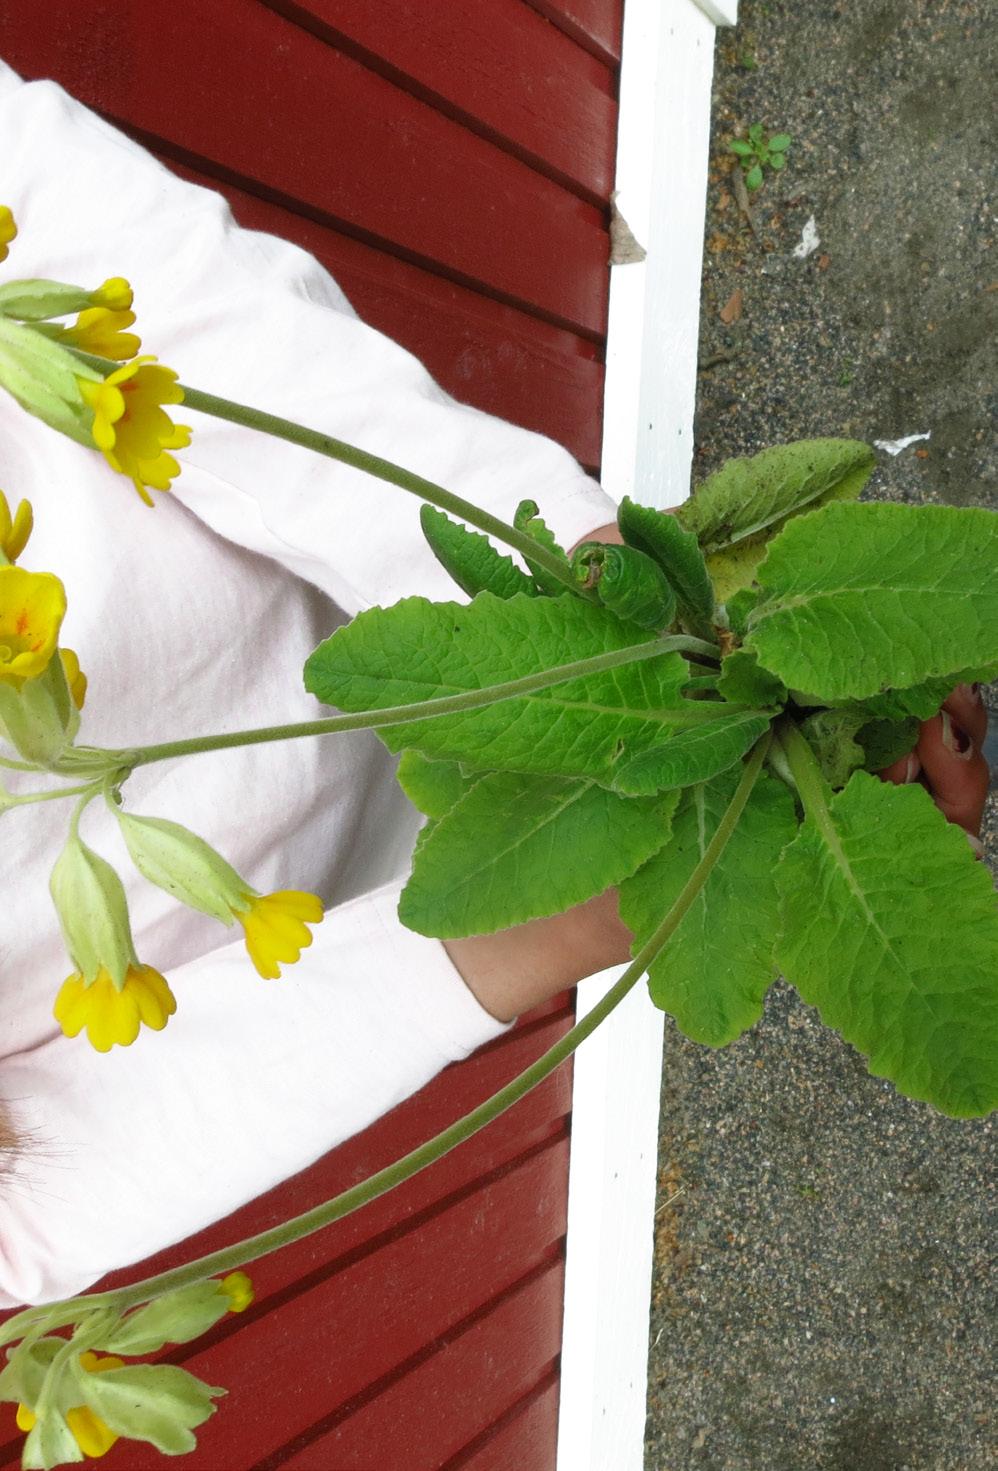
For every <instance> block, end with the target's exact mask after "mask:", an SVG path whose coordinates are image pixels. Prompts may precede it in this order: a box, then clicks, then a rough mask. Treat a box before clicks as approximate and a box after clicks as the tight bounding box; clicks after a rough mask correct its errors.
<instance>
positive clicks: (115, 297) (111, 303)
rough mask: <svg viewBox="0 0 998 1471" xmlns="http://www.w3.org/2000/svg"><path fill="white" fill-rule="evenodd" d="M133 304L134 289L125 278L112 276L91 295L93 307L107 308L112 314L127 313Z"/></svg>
mask: <svg viewBox="0 0 998 1471" xmlns="http://www.w3.org/2000/svg"><path fill="white" fill-rule="evenodd" d="M131 304H132V288H131V286H129V284H128V282H127V281H126V280H125V278H124V276H111V277H110V278H109V280H107V281H105V282H104V284H103V285H102V286H98V287H97V290H96V291H91V293H90V305H91V306H106V307H109V308H110V310H111V311H112V312H127V311H128V309H129V307H130V306H131Z"/></svg>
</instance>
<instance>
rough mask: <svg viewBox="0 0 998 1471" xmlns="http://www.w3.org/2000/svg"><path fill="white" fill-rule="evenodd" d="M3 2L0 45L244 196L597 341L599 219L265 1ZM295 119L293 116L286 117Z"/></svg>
mask: <svg viewBox="0 0 998 1471" xmlns="http://www.w3.org/2000/svg"><path fill="white" fill-rule="evenodd" d="M44 15H45V19H44V24H40V23H39V20H38V10H37V5H36V3H35V0H5V4H4V6H3V8H2V10H0V17H2V26H0V51H2V54H3V55H5V57H7V58H8V59H9V60H10V63H11V65H13V66H14V67H15V68H17V69H18V70H20V71H21V72H22V73H25V74H27V75H29V76H51V77H54V78H55V79H56V80H57V81H60V82H62V83H63V85H65V86H66V87H67V89H68V90H69V91H70V92H72V93H73V94H74V95H75V96H77V97H79V98H80V99H81V100H82V101H83V102H85V103H87V104H88V105H89V106H92V107H96V108H98V109H99V110H101V111H102V112H104V113H105V114H107V115H108V116H109V117H110V118H111V119H112V120H113V121H116V122H120V123H123V124H127V125H128V126H129V128H130V129H131V130H133V131H135V130H137V131H138V134H139V135H140V136H141V137H142V138H143V139H144V141H149V142H155V141H157V140H165V141H166V142H168V143H169V144H170V145H171V147H172V148H173V149H175V150H180V151H181V154H183V155H186V156H187V161H188V162H190V163H192V164H193V165H194V166H198V164H199V162H200V161H201V160H207V161H209V163H210V172H212V173H213V174H215V175H216V176H218V177H227V178H228V179H229V180H230V181H231V182H233V183H236V184H238V185H240V187H243V188H246V189H247V190H248V191H249V192H250V193H255V194H259V195H261V196H262V197H264V198H269V199H272V200H277V201H278V202H285V201H288V202H292V203H293V205H294V207H295V208H296V209H297V210H298V211H299V212H301V213H308V214H311V215H312V216H313V218H315V219H318V220H320V221H321V222H322V223H325V224H331V225H333V226H334V227H336V228H339V229H341V230H344V231H345V232H346V233H351V234H353V235H355V236H356V238H358V239H361V240H364V241H366V242H367V243H369V244H375V245H377V246H379V247H380V248H384V249H388V250H390V251H392V252H393V253H395V254H397V255H400V256H401V257H402V258H403V259H407V260H411V261H414V262H416V263H417V264H419V265H422V266H425V267H427V268H429V269H432V270H435V271H437V272H438V273H441V274H443V275H445V276H447V277H449V278H450V279H452V280H455V281H458V282H460V283H461V284H464V285H471V286H473V287H475V288H476V289H479V290H482V291H485V292H486V293H488V294H490V295H492V296H494V297H496V299H497V300H501V301H506V302H510V303H512V304H514V305H518V306H521V307H524V308H525V309H527V310H529V311H531V312H533V313H535V314H537V315H540V316H542V317H544V318H545V319H546V320H548V321H553V322H556V323H558V324H559V325H562V326H567V327H570V328H572V329H573V330H576V331H580V332H582V333H584V334H587V335H589V336H591V337H593V338H594V339H598V338H600V337H601V336H602V334H603V332H604V330H605V323H606V309H607V294H608V279H609V267H608V259H609V254H608V236H607V230H606V224H605V219H604V216H603V213H602V212H601V211H600V210H598V209H596V208H595V207H594V206H593V205H591V204H588V203H586V202H584V201H583V200H581V199H580V198H578V196H577V195H575V194H573V193H571V192H570V191H569V190H566V189H564V188H562V187H561V186H560V185H558V184H556V183H554V182H553V181H552V180H550V179H548V178H545V177H543V176H542V175H540V174H538V173H537V172H536V171H535V170H533V169H531V168H529V167H528V166H527V165H526V164H524V163H521V162H520V160H519V159H516V158H513V157H511V156H510V155H509V154H508V153H505V152H503V151H502V150H500V149H498V148H496V147H494V146H493V145H492V144H490V143H489V142H487V141H486V140H485V139H483V138H480V137H478V136H477V135H476V134H473V133H470V132H469V131H468V130H467V129H466V128H463V127H461V126H460V124H458V123H456V122H454V121H452V120H451V119H450V118H447V117H444V116H443V115H442V114H441V113H440V112H438V111H437V110H436V109H435V108H433V107H431V106H429V105H428V104H426V103H424V102H421V101H419V100H418V99H417V98H414V97H412V96H411V95H410V94H408V93H406V92H404V91H402V90H401V89H400V88H398V87H396V86H394V85H393V84H392V83H391V82H389V81H387V80H386V79H385V78H384V77H381V76H378V75H376V74H375V73H373V72H371V71H370V70H368V69H367V68H366V67H364V66H362V65H361V64H360V63H359V62H357V61H355V60H353V59H352V58H351V57H348V56H345V55H343V54H342V53H341V52H339V51H336V50H335V49H334V48H333V47H331V46H329V45H326V44H325V43H323V42H322V41H320V40H319V39H318V38H317V37H316V36H314V35H311V34H310V33H309V32H306V31H304V30H302V29H301V27H299V26H296V25H293V24H291V23H290V22H289V21H288V20H286V19H285V18H284V17H282V16H279V15H277V14H276V13H275V12H274V11H272V10H269V9H266V8H265V7H264V6H263V5H261V4H259V3H257V0H225V3H221V0H217V3H214V4H212V5H208V6H206V5H204V4H202V3H201V0H171V4H170V5H168V6H162V7H159V8H158V9H157V13H156V24H155V25H150V24H149V23H148V20H147V17H146V11H145V7H143V6H122V5H121V4H120V3H118V0H92V3H90V4H88V6H87V7H86V8H85V10H81V8H80V6H79V4H78V3H77V0H46V6H45V12H44ZM290 120H293V123H292V125H291V126H289V121H290Z"/></svg>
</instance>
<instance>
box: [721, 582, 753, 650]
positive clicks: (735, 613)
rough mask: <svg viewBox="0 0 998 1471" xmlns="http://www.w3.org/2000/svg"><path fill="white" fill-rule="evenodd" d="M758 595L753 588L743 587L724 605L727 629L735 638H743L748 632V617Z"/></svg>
mask: <svg viewBox="0 0 998 1471" xmlns="http://www.w3.org/2000/svg"><path fill="white" fill-rule="evenodd" d="M758 597H759V593H758V590H757V589H756V588H754V587H743V588H740V589H739V590H738V592H736V593H732V595H731V596H730V597H729V598H728V601H727V602H726V603H725V605H724V615H725V617H726V618H727V620H728V627H729V628H730V629H731V632H732V633H733V634H734V635H735V636H736V638H744V637H745V635H746V633H747V632H748V626H747V625H748V616H749V614H750V613H751V611H752V609H753V608H754V607H755V605H756V602H757V601H758Z"/></svg>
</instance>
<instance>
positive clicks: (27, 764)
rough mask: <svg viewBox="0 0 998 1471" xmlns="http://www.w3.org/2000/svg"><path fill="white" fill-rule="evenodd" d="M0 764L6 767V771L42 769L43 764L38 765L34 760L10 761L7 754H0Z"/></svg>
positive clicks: (43, 768)
mask: <svg viewBox="0 0 998 1471" xmlns="http://www.w3.org/2000/svg"><path fill="white" fill-rule="evenodd" d="M0 766H3V767H6V769H7V770H8V771H44V770H45V767H44V766H38V765H36V764H35V762H34V761H11V760H10V758H9V757H7V756H0Z"/></svg>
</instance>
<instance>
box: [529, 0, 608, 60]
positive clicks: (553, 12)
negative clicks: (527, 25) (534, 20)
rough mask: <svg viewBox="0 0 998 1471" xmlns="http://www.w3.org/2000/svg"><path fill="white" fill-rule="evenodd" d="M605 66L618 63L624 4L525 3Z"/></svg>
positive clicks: (591, 0)
mask: <svg viewBox="0 0 998 1471" xmlns="http://www.w3.org/2000/svg"><path fill="white" fill-rule="evenodd" d="M526 3H527V4H528V5H530V6H531V7H532V8H533V9H534V10H536V11H537V12H538V14H539V15H543V16H546V17H547V19H548V20H550V21H551V22H552V23H553V24H554V25H556V26H558V27H559V28H560V29H561V30H562V31H564V32H565V35H566V36H571V37H572V39H573V41H576V42H577V43H578V45H580V46H584V47H586V49H587V50H589V51H591V52H592V54H593V55H594V56H596V57H598V58H599V59H600V60H601V61H603V62H605V63H606V64H607V65H608V66H612V65H613V64H614V63H617V62H619V61H620V46H621V39H622V36H623V29H624V0H526Z"/></svg>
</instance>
